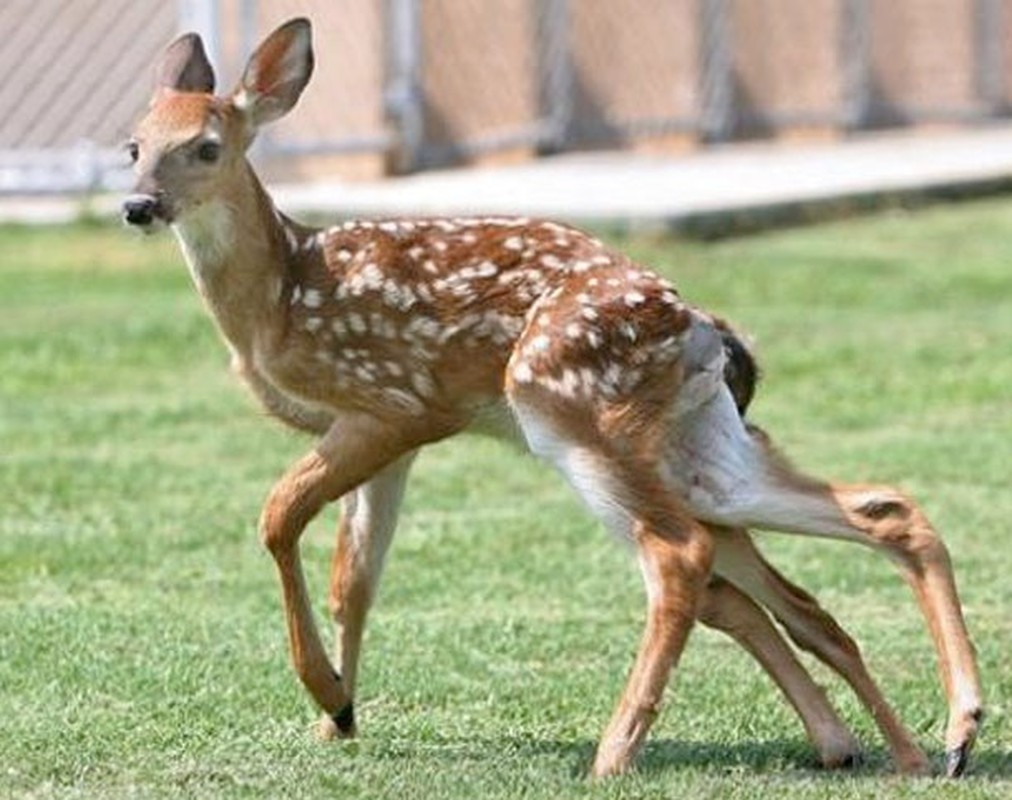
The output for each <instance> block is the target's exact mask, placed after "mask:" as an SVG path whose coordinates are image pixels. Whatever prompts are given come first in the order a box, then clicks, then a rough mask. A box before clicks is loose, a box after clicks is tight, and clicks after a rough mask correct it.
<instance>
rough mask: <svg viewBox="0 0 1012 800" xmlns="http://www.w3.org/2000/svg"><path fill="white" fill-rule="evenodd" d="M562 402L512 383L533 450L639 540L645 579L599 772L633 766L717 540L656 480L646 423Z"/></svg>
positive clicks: (615, 527)
mask: <svg viewBox="0 0 1012 800" xmlns="http://www.w3.org/2000/svg"><path fill="white" fill-rule="evenodd" d="M556 400H557V398H553V397H551V396H546V395H545V394H544V393H542V392H539V391H538V389H537V388H534V387H528V388H526V389H519V390H516V389H515V390H514V391H513V392H512V396H511V402H512V404H513V407H514V410H515V412H516V415H517V418H518V420H519V421H520V424H521V427H522V428H523V431H524V434H525V435H526V437H527V439H528V442H529V444H530V445H531V449H532V450H534V452H535V453H537V454H538V455H540V456H542V457H544V458H546V459H547V460H548V461H550V462H551V463H552V464H554V465H555V466H556V467H557V468H558V469H559V470H560V471H561V472H562V473H563V474H564V475H565V476H566V478H567V479H568V480H569V482H570V483H571V484H572V485H573V486H574V488H575V489H576V490H577V491H578V492H579V494H580V495H581V496H582V497H583V499H584V500H585V502H586V503H587V504H588V506H590V508H591V509H592V510H593V511H594V512H595V513H596V514H597V515H598V516H599V517H600V518H601V519H602V520H603V521H604V522H605V523H606V525H607V526H608V527H609V528H610V529H611V530H612V531H614V532H615V533H616V534H617V535H619V536H621V537H623V538H627V539H629V540H630V541H632V543H633V544H634V545H635V547H636V552H637V555H638V558H639V564H640V568H641V571H642V574H643V579H644V582H645V584H646V594H647V618H646V625H645V628H644V631H643V636H642V639H641V641H640V646H639V652H638V654H637V656H636V660H635V662H634V664H633V667H632V670H631V671H630V673H629V677H628V681H627V683H626V687H625V690H624V691H623V693H622V697H621V699H620V700H619V702H618V705H617V706H616V708H615V711H614V713H613V715H612V718H611V721H610V722H609V723H608V726H607V728H606V729H605V732H604V734H603V735H602V737H601V741H600V744H599V746H598V750H597V756H596V758H595V760H594V766H593V774H594V775H595V776H597V777H601V776H606V775H612V774H616V773H620V772H623V771H624V770H626V769H627V768H628V767H629V765H630V764H631V762H632V760H633V758H634V757H635V755H636V753H637V752H638V751H639V749H640V747H641V746H642V744H643V741H644V739H645V738H646V735H647V733H648V731H649V730H650V726H651V724H652V723H653V721H654V719H655V718H656V716H657V713H658V710H659V707H660V703H661V699H662V695H663V693H664V688H665V686H666V684H667V681H668V676H669V674H670V672H671V669H672V667H673V666H674V665H675V663H676V662H677V661H678V657H679V655H680V654H681V652H682V649H683V647H684V646H685V641H686V639H687V637H688V635H689V631H690V629H691V628H692V624H693V622H694V620H695V619H696V615H697V612H698V602H699V598H700V593H701V592H702V590H703V588H704V586H705V583H706V580H707V576H708V573H709V570H710V562H711V557H712V553H711V541H710V534H709V532H708V531H707V529H706V528H705V527H704V526H703V525H700V524H699V523H698V522H696V521H695V520H694V519H693V518H692V517H691V516H690V515H688V514H687V513H686V511H685V509H684V507H683V505H682V503H681V502H680V501H679V500H678V498H677V496H675V495H674V494H673V493H672V492H670V491H668V490H666V489H665V487H664V485H663V483H662V482H661V481H660V480H659V478H658V476H657V465H656V463H652V462H651V459H650V450H651V447H650V438H651V437H650V428H651V426H650V425H649V424H648V425H645V426H637V429H636V430H635V431H632V430H626V431H624V432H620V431H619V430H615V429H612V430H611V431H610V434H611V435H609V436H607V437H605V436H603V435H602V429H601V420H600V418H599V417H598V415H597V414H596V412H595V410H594V409H592V408H588V407H586V406H584V407H582V408H580V407H576V405H575V404H561V405H560V404H559V403H557V402H555V401H556ZM641 421H642V420H641Z"/></svg>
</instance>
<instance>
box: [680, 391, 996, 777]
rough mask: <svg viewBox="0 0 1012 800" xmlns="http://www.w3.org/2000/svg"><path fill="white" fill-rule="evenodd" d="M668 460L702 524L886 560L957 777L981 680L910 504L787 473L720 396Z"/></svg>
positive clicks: (943, 563) (972, 730)
mask: <svg viewBox="0 0 1012 800" xmlns="http://www.w3.org/2000/svg"><path fill="white" fill-rule="evenodd" d="M668 457H669V461H670V462H671V469H670V473H669V475H670V478H671V480H672V483H674V484H675V485H677V486H678V488H679V491H680V492H681V493H682V494H683V496H684V497H686V499H687V502H688V504H689V506H690V507H691V508H692V510H693V512H694V513H696V514H697V515H698V516H699V517H700V518H702V519H706V520H708V521H709V522H713V523H716V524H718V525H724V526H727V527H737V528H766V529H771V530H780V531H786V532H792V533H800V534H807V535H815V536H822V537H831V538H837V539H844V540H847V541H852V542H858V543H860V544H863V545H866V546H869V547H872V548H875V549H877V550H881V551H883V552H885V553H886V554H887V555H889V556H890V557H891V558H892V559H893V561H894V562H895V563H896V564H897V565H898V566H899V567H900V570H901V572H902V574H903V576H904V578H906V580H907V582H908V583H909V584H910V586H911V588H912V589H913V591H914V596H915V597H916V598H917V601H918V603H919V605H920V607H921V611H922V613H923V615H924V618H925V620H926V622H927V624H928V629H929V631H930V633H931V636H932V639H933V640H934V644H935V649H936V651H937V653H938V660H939V666H940V669H941V674H942V682H943V685H944V687H945V692H946V696H947V699H948V705H949V722H948V726H947V729H946V737H945V738H946V749H947V760H946V772H947V773H948V774H949V775H951V776H956V775H959V774H961V773H962V772H963V770H964V769H965V767H966V761H967V757H968V754H969V751H970V749H971V747H972V746H973V742H974V740H975V739H976V736H977V731H978V728H979V726H980V720H981V716H982V711H981V704H982V701H981V691H980V681H979V678H978V675H977V664H976V657H975V653H974V649H973V645H972V644H971V643H970V638H969V635H968V633H967V630H966V624H965V622H964V621H963V614H962V608H961V606H960V602H959V597H958V594H957V592H956V583H955V578H954V577H953V573H952V563H951V560H950V558H949V553H948V550H947V549H946V547H945V545H944V543H943V542H942V540H941V538H940V537H939V536H938V534H937V533H936V532H935V529H934V528H933V527H932V525H931V523H930V522H929V521H928V519H927V517H926V516H925V515H924V513H923V512H922V511H921V509H920V508H919V507H918V506H917V505H916V503H914V501H913V500H911V499H910V498H909V497H907V496H905V495H904V494H902V493H901V492H899V491H898V490H896V489H895V488H893V487H889V486H848V485H846V484H836V483H825V482H822V481H818V480H814V479H812V478H808V477H806V476H804V475H801V474H800V473H798V472H796V471H794V470H793V469H792V468H791V467H790V466H789V465H787V464H786V463H785V462H784V461H783V460H782V459H780V458H779V457H778V456H777V455H776V454H775V453H774V452H773V451H772V449H771V448H770V446H769V444H768V441H767V440H766V437H765V435H763V434H762V433H761V432H759V431H757V430H755V429H746V428H745V426H744V425H743V423H742V422H741V420H740V418H739V416H738V413H737V409H736V408H735V406H734V403H733V400H732V398H731V396H730V394H729V393H728V392H727V391H726V389H725V390H723V391H718V392H717V393H716V394H714V395H713V396H712V397H711V398H710V399H709V400H708V401H707V402H706V403H704V404H701V405H700V406H698V407H697V408H694V409H692V411H691V412H690V413H688V414H686V415H685V416H684V418H683V419H680V420H679V428H678V430H677V431H675V436H674V441H673V442H672V443H671V444H670V447H669V451H668Z"/></svg>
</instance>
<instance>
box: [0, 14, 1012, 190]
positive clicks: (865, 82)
mask: <svg viewBox="0 0 1012 800" xmlns="http://www.w3.org/2000/svg"><path fill="white" fill-rule="evenodd" d="M295 15H308V16H310V17H311V18H312V19H313V22H314V26H315V46H316V49H317V52H318V58H317V71H316V74H315V76H314V79H313V83H312V84H311V85H310V88H309V90H308V91H307V93H306V95H305V96H304V98H303V100H302V102H301V103H300V105H299V106H298V107H297V109H296V110H295V112H294V113H293V114H291V115H290V117H288V118H287V119H285V120H284V121H283V122H281V123H280V124H278V125H276V126H274V127H272V128H271V129H270V130H269V131H267V132H266V135H264V136H263V137H262V139H261V140H260V141H259V142H258V144H257V146H256V147H257V150H256V152H255V158H256V160H257V162H258V164H259V166H260V168H261V169H263V170H264V171H265V172H266V174H267V177H268V179H271V180H282V181H288V182H297V181H300V180H315V181H318V180H330V181H333V180H336V179H340V180H356V179H358V180H363V179H376V178H379V177H382V176H385V175H390V174H399V173H408V172H418V171H423V170H429V169H432V168H443V167H457V166H465V165H472V164H488V163H510V164H515V163H518V162H524V161H528V160H533V159H538V158H541V157H543V156H546V155H549V154H555V153H561V152H566V151H574V150H588V149H607V150H635V151H640V152H641V151H651V152H653V151H659V152H664V153H672V154H680V153H685V152H696V151H699V150H701V149H705V148H710V147H713V146H714V145H717V144H724V143H729V142H742V141H750V140H757V139H765V140H769V139H774V140H784V141H788V142H794V141H803V142H804V141H812V140H816V141H824V140H830V141H832V140H836V139H843V138H847V137H853V136H854V135H855V134H859V133H861V132H865V131H870V130H880V129H884V128H895V127H917V128H922V129H926V128H928V127H937V126H945V127H952V126H980V125H984V124H987V123H989V122H992V121H994V120H997V119H1001V118H1007V117H1008V116H1009V113H1010V110H1012V52H1010V51H1012V48H1010V40H1012V0H621V1H618V0H73V2H67V1H66V0H4V2H3V3H0V31H2V34H3V35H2V37H0V75H2V76H3V80H2V81H0V193H8V194H10V193H20V194H24V193H49V192H68V191H95V190H105V189H113V190H115V189H120V188H122V187H123V186H124V185H125V184H126V182H128V178H127V177H126V172H125V166H126V164H125V161H126V159H125V156H124V154H123V151H122V143H123V141H124V140H125V138H126V136H127V135H128V132H129V130H130V127H131V125H132V123H133V121H134V120H135V119H136V117H137V116H138V114H139V113H140V112H141V111H142V110H143V108H144V106H145V104H146V102H147V99H148V97H149V94H150V90H151V74H152V64H153V62H154V59H155V58H156V56H157V54H158V53H159V52H160V50H161V49H162V48H163V47H164V45H165V44H166V43H167V42H168V41H169V40H170V39H171V38H172V37H173V36H175V35H176V34H177V33H178V32H181V31H185V30H197V31H199V32H201V33H202V34H203V36H204V39H205V42H206V44H207V49H208V51H209V53H210V55H211V59H212V61H213V62H214V64H215V65H216V68H217V70H218V79H219V91H223V90H227V89H228V88H230V87H231V86H232V85H233V84H234V83H235V81H236V80H237V78H238V75H239V73H240V71H241V68H242V65H243V63H244V61H245V58H246V56H247V55H248V53H249V52H250V51H251V49H252V48H253V47H254V46H255V44H256V43H257V42H258V41H259V40H260V39H261V38H262V36H264V35H265V34H266V33H267V32H268V31H269V30H271V29H272V28H273V27H275V26H276V25H277V24H278V23H280V22H282V21H284V20H285V19H287V18H289V17H291V16H295Z"/></svg>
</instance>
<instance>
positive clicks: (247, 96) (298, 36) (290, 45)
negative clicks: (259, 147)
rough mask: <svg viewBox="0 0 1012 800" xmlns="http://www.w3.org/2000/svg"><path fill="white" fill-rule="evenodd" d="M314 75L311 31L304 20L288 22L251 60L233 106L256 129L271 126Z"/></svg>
mask: <svg viewBox="0 0 1012 800" xmlns="http://www.w3.org/2000/svg"><path fill="white" fill-rule="evenodd" d="M312 74H313V41H312V27H311V25H310V24H309V20H308V19H305V18H304V17H299V18H297V19H293V20H289V21H288V22H286V23H285V24H284V25H282V26H281V27H280V28H278V29H277V30H276V31H274V33H272V34H271V35H270V36H268V37H267V38H266V39H264V41H263V43H262V44H261V45H260V46H259V47H258V48H257V49H256V52H254V53H253V55H252V56H250V60H249V63H247V65H246V71H245V72H244V73H243V76H242V80H241V81H239V86H238V88H237V89H236V90H235V93H234V94H233V95H232V102H233V103H234V104H235V106H236V108H238V109H240V110H241V111H244V112H245V113H247V114H248V115H249V117H250V121H251V122H252V123H253V125H254V126H260V125H263V124H264V123H267V122H272V121H274V120H276V119H278V118H280V117H283V116H284V115H285V114H287V113H288V112H289V111H290V110H291V109H292V107H293V106H294V105H295V103H296V102H297V101H298V99H299V95H301V94H302V90H303V89H305V88H306V84H307V83H309V78H310V76H311V75H312Z"/></svg>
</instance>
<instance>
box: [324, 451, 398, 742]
mask: <svg viewBox="0 0 1012 800" xmlns="http://www.w3.org/2000/svg"><path fill="white" fill-rule="evenodd" d="M414 457H415V454H414V453H410V454H408V455H406V456H404V457H403V458H401V459H400V460H398V461H396V462H394V463H393V464H391V465H390V466H389V467H387V468H386V469H384V470H382V471H381V472H380V473H379V474H378V475H376V477H374V478H372V479H371V480H370V481H368V482H367V483H364V484H363V485H362V486H360V487H359V488H358V489H356V490H355V491H354V492H352V493H350V494H348V495H345V497H344V498H343V499H342V503H343V511H342V516H341V522H340V525H339V527H338V533H337V548H336V549H335V551H334V560H333V563H332V565H331V572H330V598H329V600H330V611H331V614H332V615H333V617H334V621H335V623H336V624H337V642H338V647H337V654H336V656H337V660H338V661H339V663H340V664H341V671H340V672H341V680H342V682H343V684H344V691H345V693H346V694H347V695H348V698H349V699H348V703H347V705H345V706H344V707H343V708H341V709H339V710H338V712H337V714H335V715H333V716H329V715H326V714H325V715H324V716H323V719H322V720H321V722H320V734H321V736H323V737H324V738H333V737H341V738H344V737H350V736H354V735H355V711H354V706H353V700H352V698H354V696H355V684H356V677H357V675H358V659H359V653H360V650H361V646H362V634H363V632H364V630H365V620H366V615H367V614H368V612H369V608H370V606H371V605H372V601H373V598H374V596H375V591H376V585H377V583H378V581H379V578H380V574H381V573H382V571H383V563H384V560H385V557H386V553H387V549H388V548H389V546H390V542H391V540H392V539H393V534H394V529H395V527H396V525H397V516H398V512H399V511H400V506H401V500H402V499H403V497H404V489H405V485H406V483H407V477H408V472H409V470H410V468H411V464H412V462H413V461H414Z"/></svg>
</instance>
